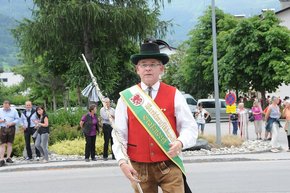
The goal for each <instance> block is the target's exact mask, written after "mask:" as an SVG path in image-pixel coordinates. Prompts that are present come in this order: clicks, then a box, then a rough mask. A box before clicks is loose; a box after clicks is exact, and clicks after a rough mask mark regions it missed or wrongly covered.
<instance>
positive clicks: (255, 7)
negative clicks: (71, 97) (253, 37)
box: [0, 0, 280, 68]
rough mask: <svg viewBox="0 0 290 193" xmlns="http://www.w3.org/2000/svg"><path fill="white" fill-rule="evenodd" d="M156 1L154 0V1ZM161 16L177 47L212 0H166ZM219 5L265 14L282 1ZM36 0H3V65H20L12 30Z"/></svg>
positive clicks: (227, 0)
mask: <svg viewBox="0 0 290 193" xmlns="http://www.w3.org/2000/svg"><path fill="white" fill-rule="evenodd" d="M151 1H152V0H151ZM164 2H165V3H164V7H163V8H162V9H161V16H160V19H162V20H171V21H172V23H173V25H174V26H173V28H171V29H170V31H173V33H170V32H169V33H168V35H167V37H166V38H165V40H166V41H168V42H169V43H170V44H171V45H173V46H178V45H179V44H180V43H181V42H182V41H184V40H186V39H188V36H187V34H188V33H189V31H190V30H191V29H193V28H194V26H195V25H196V23H197V20H198V17H200V16H202V15H203V12H204V11H205V10H206V9H207V8H208V7H209V6H210V5H211V0H171V3H167V0H164ZM215 2H216V6H217V7H218V8H220V9H222V10H223V11H224V12H226V13H230V14H233V15H240V14H243V15H245V16H247V17H248V16H252V15H257V14H260V13H261V10H262V9H269V8H274V9H275V10H279V9H280V3H279V0H216V1H215ZM33 6H34V5H33V0H1V6H0V67H1V66H5V67H6V68H7V67H8V66H13V65H16V64H17V60H16V55H17V52H18V48H17V46H16V44H15V41H14V39H13V37H12V35H11V34H10V29H11V28H13V27H15V25H16V24H17V22H16V20H18V21H19V20H21V19H23V18H24V17H26V18H30V17H31V9H33V8H34V7H33Z"/></svg>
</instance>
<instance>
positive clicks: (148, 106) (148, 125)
mask: <svg viewBox="0 0 290 193" xmlns="http://www.w3.org/2000/svg"><path fill="white" fill-rule="evenodd" d="M120 95H121V97H122V99H123V101H124V102H125V103H126V105H127V107H128V108H129V109H130V110H131V111H132V113H133V114H134V116H135V117H136V118H137V120H138V121H139V122H140V123H141V125H142V126H143V127H144V128H145V130H146V131H147V132H148V134H149V135H150V136H151V137H152V138H153V140H154V141H155V142H156V143H157V144H158V146H159V147H160V148H161V149H162V151H163V152H164V153H165V154H166V155H167V157H168V158H169V159H171V160H172V161H173V162H174V163H175V164H176V165H177V166H178V167H179V168H180V169H181V171H182V172H183V173H185V169H184V166H183V162H182V159H181V158H180V156H176V157H174V158H171V157H170V156H169V155H168V154H167V152H168V151H169V148H170V146H169V144H170V143H171V142H173V141H175V140H176V138H177V137H176V135H175V133H174V131H173V129H172V127H171V125H170V123H169V121H168V119H167V117H166V116H165V115H164V113H163V112H162V111H161V109H160V108H159V107H158V106H157V104H156V103H155V102H154V101H153V100H152V99H151V98H150V97H149V96H148V95H147V94H146V93H145V92H144V91H143V90H142V89H141V88H140V87H139V86H138V85H135V86H132V87H130V88H128V89H126V90H124V91H122V92H121V93H120Z"/></svg>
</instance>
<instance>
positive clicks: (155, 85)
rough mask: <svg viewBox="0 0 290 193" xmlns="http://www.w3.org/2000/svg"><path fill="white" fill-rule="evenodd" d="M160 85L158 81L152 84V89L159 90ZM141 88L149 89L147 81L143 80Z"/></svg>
mask: <svg viewBox="0 0 290 193" xmlns="http://www.w3.org/2000/svg"><path fill="white" fill-rule="evenodd" d="M159 87H160V82H159V81H157V82H156V83H155V84H153V85H152V90H154V91H157V90H159ZM141 88H142V90H147V89H148V86H147V85H146V84H145V83H143V82H141Z"/></svg>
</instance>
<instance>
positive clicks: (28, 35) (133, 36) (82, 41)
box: [14, 0, 166, 96]
mask: <svg viewBox="0 0 290 193" xmlns="http://www.w3.org/2000/svg"><path fill="white" fill-rule="evenodd" d="M34 2H35V4H36V6H37V9H36V10H34V18H33V20H24V21H23V22H21V23H20V25H19V26H18V27H17V28H16V30H15V31H14V34H15V37H16V38H17V40H18V43H19V44H20V47H21V51H22V53H23V56H24V57H25V61H26V63H32V64H33V61H34V59H35V58H36V57H39V56H41V57H42V58H43V62H44V63H43V65H44V69H45V70H46V71H47V72H49V73H51V75H52V76H53V77H60V78H61V79H62V81H61V82H63V84H64V85H63V86H62V87H72V88H76V87H78V88H83V87H84V86H86V84H87V83H88V82H90V81H91V80H90V77H89V74H88V72H87V70H86V67H85V65H84V63H83V61H82V60H81V53H84V54H85V56H86V58H87V60H88V61H89V63H90V65H91V68H92V71H93V73H94V74H95V76H96V78H97V80H98V82H99V83H100V87H101V88H102V89H103V90H104V91H105V93H108V94H109V95H112V94H113V95H114V96H116V94H115V93H118V91H119V90H120V89H123V88H122V87H120V86H128V85H124V84H123V82H127V83H128V82H129V81H127V79H128V76H126V74H131V72H132V68H131V67H130V66H129V65H128V64H127V62H128V60H129V57H127V56H129V55H130V54H131V53H132V52H133V51H134V50H135V49H136V43H137V42H139V41H140V40H142V39H144V38H145V37H147V36H155V35H156V34H158V35H162V34H164V32H165V30H166V25H164V24H166V22H165V23H164V22H162V21H159V19H158V16H159V6H160V4H162V1H161V0H159V1H157V0H156V1H154V2H155V4H154V5H155V6H154V7H153V9H149V5H148V2H147V1H145V0H137V1H135V0H134V1H133V0H113V1H109V0H105V1H104V0H58V1H54V0H35V1H34ZM125 56H126V57H125ZM124 58H126V60H124ZM120 69H122V70H120ZM121 72H122V74H121ZM129 77H130V76H129ZM132 78H133V77H132ZM134 79H135V78H133V80H134ZM120 82H122V83H120ZM77 90H78V91H80V90H81V89H77ZM61 91H62V88H61V87H60V89H59V90H55V93H61Z"/></svg>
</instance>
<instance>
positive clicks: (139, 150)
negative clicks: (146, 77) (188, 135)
mask: <svg viewBox="0 0 290 193" xmlns="http://www.w3.org/2000/svg"><path fill="white" fill-rule="evenodd" d="M175 91H176V88H175V87H172V86H169V85H167V84H164V83H162V82H161V83H160V87H159V91H158V93H157V96H156V98H155V99H154V101H155V103H156V104H157V105H158V106H159V108H160V109H161V110H162V111H163V113H164V114H165V115H166V117H167V119H168V120H169V122H170V124H171V127H172V128H173V130H174V132H175V133H176V135H177V131H176V119H175V115H174V97H175ZM177 136H178V135H177ZM127 145H128V149H127V153H128V156H129V158H130V159H131V160H133V161H137V162H161V161H166V160H169V158H168V157H167V156H166V155H165V153H163V151H162V150H161V149H160V148H159V146H158V145H157V144H156V143H155V141H154V140H153V139H152V137H151V136H150V135H149V134H148V133H147V131H146V130H145V128H143V126H142V125H141V124H140V123H139V121H138V120H137V119H136V118H135V116H134V115H133V113H132V112H131V110H130V109H129V108H128V144H127Z"/></svg>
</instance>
